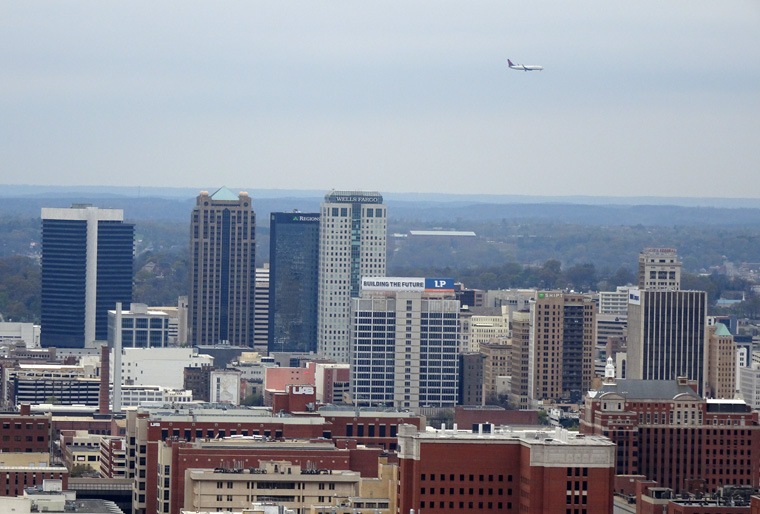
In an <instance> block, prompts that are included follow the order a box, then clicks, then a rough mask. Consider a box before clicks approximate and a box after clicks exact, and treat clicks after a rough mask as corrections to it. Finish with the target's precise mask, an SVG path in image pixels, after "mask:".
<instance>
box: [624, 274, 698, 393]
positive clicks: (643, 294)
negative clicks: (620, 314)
mask: <svg viewBox="0 0 760 514" xmlns="http://www.w3.org/2000/svg"><path fill="white" fill-rule="evenodd" d="M706 316H707V293H706V292H704V291H680V290H654V291H650V290H637V289H632V290H631V293H630V303H629V305H628V341H627V344H628V372H627V376H628V378H632V379H645V380H675V379H676V378H678V377H687V378H689V379H690V380H696V381H697V384H698V386H699V393H700V394H703V393H704V391H705V386H706V380H707V327H706V322H705V320H706Z"/></svg>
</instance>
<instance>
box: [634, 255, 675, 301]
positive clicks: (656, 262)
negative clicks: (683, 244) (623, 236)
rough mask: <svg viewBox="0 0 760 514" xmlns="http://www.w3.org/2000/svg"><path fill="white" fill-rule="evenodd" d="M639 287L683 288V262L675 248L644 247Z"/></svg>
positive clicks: (673, 289) (640, 256)
mask: <svg viewBox="0 0 760 514" xmlns="http://www.w3.org/2000/svg"><path fill="white" fill-rule="evenodd" d="M639 289H648V290H650V291H677V290H679V289H681V262H679V261H678V255H677V253H676V250H675V249H674V248H644V251H643V252H641V253H640V254H639Z"/></svg>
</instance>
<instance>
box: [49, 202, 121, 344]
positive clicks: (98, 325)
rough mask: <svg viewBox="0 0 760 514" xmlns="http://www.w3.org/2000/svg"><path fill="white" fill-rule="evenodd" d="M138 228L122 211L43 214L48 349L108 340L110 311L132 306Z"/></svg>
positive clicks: (85, 208)
mask: <svg viewBox="0 0 760 514" xmlns="http://www.w3.org/2000/svg"><path fill="white" fill-rule="evenodd" d="M133 265H134V225H132V224H129V223H124V213H123V211H122V210H120V209H98V208H97V207H92V206H90V205H83V204H75V205H73V206H72V207H71V208H69V209H53V208H43V209H42V297H41V300H42V302H41V316H42V318H41V319H42V327H41V334H40V344H41V345H42V346H43V347H50V346H55V347H58V348H83V347H84V346H85V345H86V344H92V343H93V342H94V341H96V340H97V341H105V340H106V339H107V337H108V310H109V309H113V308H114V307H115V306H116V302H121V303H122V304H123V305H129V304H130V302H131V301H132V273H133V270H132V268H133Z"/></svg>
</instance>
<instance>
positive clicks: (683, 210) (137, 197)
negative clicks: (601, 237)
mask: <svg viewBox="0 0 760 514" xmlns="http://www.w3.org/2000/svg"><path fill="white" fill-rule="evenodd" d="M238 189H241V190H242V188H232V190H233V191H235V190H238ZM198 191H199V189H189V188H176V189H173V188H140V189H139V190H138V189H137V188H117V187H100V188H98V187H82V188H74V187H66V188H64V187H61V188H54V187H49V186H46V187H32V186H2V187H0V199H1V201H0V216H1V217H16V218H39V216H40V209H41V208H42V207H68V206H70V205H71V204H72V203H91V204H93V205H97V206H98V207H103V208H114V209H124V216H125V218H126V219H128V220H154V221H188V222H189V217H190V212H191V211H192V208H193V206H194V205H195V197H196V195H197V194H198ZM249 193H250V194H251V195H252V198H253V201H254V210H255V211H256V215H257V217H258V219H259V223H261V220H266V219H268V217H269V213H270V212H274V211H291V210H293V209H298V210H300V211H302V212H314V211H317V210H318V209H319V204H320V202H321V201H322V199H323V197H324V191H319V192H317V191H282V190H249ZM384 197H385V201H386V203H387V204H388V211H389V214H390V217H391V218H393V219H396V220H404V221H412V220H414V221H418V222H419V223H421V224H423V225H424V224H429V223H436V222H440V223H452V222H456V221H459V222H460V223H461V222H466V221H467V220H472V221H488V220H540V221H547V222H558V223H575V224H581V225H592V226H594V225H604V226H614V225H628V226H635V225H644V226H674V225H678V226H754V225H760V200H756V199H720V198H702V199H693V198H670V199H666V198H637V199H634V198H623V197H615V198H603V197H600V198H592V197H566V198H552V197H519V196H498V195H471V196H468V195H433V194H423V193H388V194H384ZM584 201H585V202H587V203H583V202H584ZM605 201H606V202H607V203H605ZM667 201H672V202H673V203H672V204H667V203H663V202H667ZM633 202H639V203H633Z"/></svg>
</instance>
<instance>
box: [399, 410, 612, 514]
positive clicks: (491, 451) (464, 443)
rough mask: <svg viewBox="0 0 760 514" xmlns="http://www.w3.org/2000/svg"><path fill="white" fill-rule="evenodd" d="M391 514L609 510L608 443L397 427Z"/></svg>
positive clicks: (484, 429)
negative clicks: (393, 510)
mask: <svg viewBox="0 0 760 514" xmlns="http://www.w3.org/2000/svg"><path fill="white" fill-rule="evenodd" d="M399 448H400V450H399V478H400V481H399V483H400V485H399V498H398V504H399V510H398V512H411V511H412V510H413V511H415V512H429V513H447V514H448V513H452V512H467V513H470V512H493V513H496V512H508V513H509V512H513V513H518V512H521V513H523V512H525V513H527V512H529V513H531V514H541V513H546V514H591V513H594V514H597V513H598V514H603V513H608V514H611V513H612V493H613V476H614V466H615V446H614V445H613V444H612V443H611V442H610V441H609V440H607V439H606V438H602V437H582V436H578V435H577V434H573V433H569V432H568V431H566V430H562V429H556V430H553V431H540V430H539V431H535V430H534V431H517V430H510V429H503V428H498V429H495V428H494V427H493V425H490V424H485V425H483V424H480V425H477V426H476V427H473V430H472V431H471V432H468V431H463V430H456V429H454V430H439V431H435V432H432V431H427V432H418V431H417V430H416V429H414V428H413V427H408V426H402V427H401V428H400V429H399Z"/></svg>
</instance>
